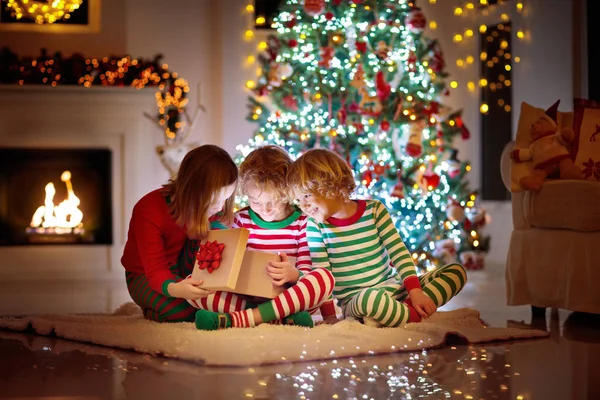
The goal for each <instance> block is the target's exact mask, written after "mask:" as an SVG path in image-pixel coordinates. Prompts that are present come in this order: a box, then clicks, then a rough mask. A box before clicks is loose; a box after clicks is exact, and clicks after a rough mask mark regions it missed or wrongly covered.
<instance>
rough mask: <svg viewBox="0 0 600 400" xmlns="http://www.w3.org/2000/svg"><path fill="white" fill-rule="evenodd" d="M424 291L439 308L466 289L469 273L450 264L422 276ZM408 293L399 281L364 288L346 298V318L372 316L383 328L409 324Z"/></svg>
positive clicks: (457, 265)
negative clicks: (406, 302) (405, 301)
mask: <svg viewBox="0 0 600 400" xmlns="http://www.w3.org/2000/svg"><path fill="white" fill-rule="evenodd" d="M419 282H420V283H421V287H422V288H423V292H425V294H427V295H428V296H429V297H431V299H432V300H433V302H434V303H435V305H436V306H437V307H441V306H443V305H444V304H446V303H447V302H448V301H449V300H450V299H451V298H452V297H454V296H456V294H458V292H460V291H461V289H462V288H463V287H464V286H465V283H466V282H467V273H466V272H465V269H464V268H463V266H462V265H460V264H448V265H446V266H443V267H440V268H436V269H434V270H433V271H429V272H427V273H425V274H423V275H421V276H419ZM407 298H408V292H407V291H406V289H405V288H404V286H403V285H402V284H400V283H399V282H398V283H396V284H392V285H389V284H387V282H386V283H385V284H382V285H381V286H379V287H370V288H364V289H362V290H360V291H358V292H357V293H356V294H354V295H352V296H351V297H350V298H346V299H344V303H343V304H342V311H343V312H344V316H346V317H348V316H350V317H354V318H356V319H362V318H364V317H370V318H373V319H374V320H376V321H377V322H379V323H380V324H382V325H384V326H391V327H395V326H398V325H400V324H403V323H406V322H408V319H409V309H408V307H407V306H406V304H404V303H403V301H404V300H406V299H407Z"/></svg>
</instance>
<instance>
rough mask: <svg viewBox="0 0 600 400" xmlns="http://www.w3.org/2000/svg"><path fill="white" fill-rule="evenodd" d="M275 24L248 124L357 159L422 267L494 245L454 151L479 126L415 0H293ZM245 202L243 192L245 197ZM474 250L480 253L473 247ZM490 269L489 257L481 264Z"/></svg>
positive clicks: (264, 136)
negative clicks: (457, 105) (449, 104)
mask: <svg viewBox="0 0 600 400" xmlns="http://www.w3.org/2000/svg"><path fill="white" fill-rule="evenodd" d="M282 3H283V4H282V5H281V6H280V13H279V15H278V16H277V17H276V18H275V19H274V22H273V25H272V27H273V28H274V29H275V30H276V33H275V34H273V35H271V36H270V37H269V40H268V42H267V46H266V50H265V52H264V54H261V55H260V56H259V62H260V63H261V68H262V75H261V76H260V77H259V78H258V80H257V82H256V83H255V85H251V86H253V88H252V90H253V96H251V97H250V102H249V110H250V113H249V119H250V120H251V121H254V122H256V123H257V124H258V129H257V131H256V132H255V135H254V137H253V138H252V139H250V140H249V142H248V144H247V145H244V146H239V147H238V149H239V150H240V156H239V157H238V158H237V160H236V161H237V162H241V161H242V160H243V158H244V157H245V156H246V155H247V154H248V153H249V152H250V151H251V150H253V149H254V148H256V147H257V146H260V145H261V144H264V143H271V144H277V145H279V146H282V147H284V148H285V149H287V150H288V151H289V153H290V154H291V155H292V158H295V157H298V156H299V155H301V154H302V153H303V152H305V151H306V150H308V149H311V148H316V147H322V148H329V149H332V150H334V151H336V152H337V153H338V154H340V155H341V156H342V157H343V158H344V159H345V160H346V161H347V162H348V164H349V165H350V166H351V168H352V169H353V171H354V173H355V179H356V182H357V185H358V188H357V191H356V195H357V197H358V198H374V199H378V200H380V201H382V202H383V203H384V204H385V205H386V206H387V207H388V209H389V210H390V213H391V215H392V218H393V219H394V222H395V224H396V227H397V228H398V230H399V232H400V234H401V236H402V238H403V239H404V241H405V243H406V245H407V247H408V248H409V250H410V251H411V253H412V254H413V257H414V259H415V262H416V263H417V265H418V266H419V267H421V268H428V269H430V268H433V267H435V266H436V265H440V264H444V263H448V262H451V261H453V260H455V259H456V257H457V254H460V253H464V255H467V256H469V257H461V258H463V261H465V260H467V263H470V264H471V265H466V266H467V267H469V266H471V267H474V266H475V264H476V263H475V264H474V261H472V257H471V256H472V255H473V254H482V253H480V252H481V251H483V252H485V251H486V250H487V247H488V244H489V240H488V238H487V237H484V236H482V234H481V233H480V230H481V228H482V227H483V226H484V225H485V223H486V215H485V211H484V210H483V209H481V208H479V207H477V205H476V199H477V195H476V193H475V192H474V191H472V190H471V189H470V188H469V186H468V183H467V180H466V176H465V175H466V174H467V173H468V172H469V171H470V166H469V164H468V162H466V161H460V160H459V159H458V157H457V155H458V151H457V150H456V149H455V148H454V147H453V146H452V143H453V140H454V139H456V138H457V136H458V137H461V138H462V139H464V140H466V139H468V138H469V131H468V129H467V127H466V126H465V125H464V124H463V121H462V119H461V113H460V111H458V112H451V111H449V110H448V108H446V107H444V106H443V105H442V104H441V102H440V100H439V99H440V97H441V96H442V95H444V94H447V93H448V88H447V87H446V78H447V74H446V73H445V71H444V67H445V63H444V56H443V53H442V50H441V49H440V46H439V44H438V42H437V41H436V40H430V39H428V38H427V37H426V36H425V35H423V32H424V29H425V27H426V19H425V16H424V15H423V13H422V12H421V10H420V9H419V8H417V7H415V6H414V4H413V3H412V2H409V1H406V0H329V1H326V0H287V1H285V2H282ZM242 202H243V199H242ZM474 251H476V253H473V252H474ZM480 266H481V264H480Z"/></svg>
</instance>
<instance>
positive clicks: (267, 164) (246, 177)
mask: <svg viewBox="0 0 600 400" xmlns="http://www.w3.org/2000/svg"><path fill="white" fill-rule="evenodd" d="M291 164H292V159H291V158H290V156H289V154H288V153H287V152H286V151H285V150H284V149H282V148H281V147H279V146H274V145H265V146H262V147H259V148H257V149H256V150H254V151H252V152H251V153H250V154H248V156H247V157H246V158H245V159H244V161H243V162H242V163H241V164H240V191H241V192H242V193H243V194H247V192H246V191H247V189H248V187H249V186H251V185H254V186H256V187H257V188H258V189H259V190H261V191H268V192H273V193H274V194H275V195H276V196H277V198H279V199H285V200H286V201H287V200H289V199H288V196H287V189H286V186H287V185H286V181H285V177H286V175H287V172H288V168H289V167H290V165H291Z"/></svg>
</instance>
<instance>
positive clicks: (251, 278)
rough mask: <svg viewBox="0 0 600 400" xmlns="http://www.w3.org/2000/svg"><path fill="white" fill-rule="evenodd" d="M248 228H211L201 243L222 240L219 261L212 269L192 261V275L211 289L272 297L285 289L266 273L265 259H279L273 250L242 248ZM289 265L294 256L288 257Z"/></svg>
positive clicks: (206, 287)
mask: <svg viewBox="0 0 600 400" xmlns="http://www.w3.org/2000/svg"><path fill="white" fill-rule="evenodd" d="M249 234H250V232H249V231H248V230H247V229H245V228H235V229H223V230H212V231H210V232H209V233H208V237H207V239H206V240H205V241H203V242H202V244H204V243H207V242H213V241H215V240H216V241H217V242H218V243H223V244H224V245H225V248H224V249H223V253H222V255H221V256H222V258H221V264H220V265H219V267H218V268H217V269H215V270H214V271H213V272H212V273H211V272H209V271H208V269H200V268H199V266H198V261H197V260H196V263H195V264H194V271H193V272H192V277H193V278H194V279H201V280H203V281H204V283H203V284H202V288H204V289H208V290H215V291H225V292H233V293H237V294H243V295H248V296H256V297H265V298H268V299H272V298H275V297H277V296H278V295H279V294H280V293H282V292H283V291H284V290H285V287H284V286H275V285H273V283H272V282H271V278H270V277H269V276H268V275H267V271H266V266H267V264H268V263H269V261H279V256H278V255H277V254H275V253H264V252H260V251H253V250H246V243H247V242H248V236H249ZM289 261H290V262H291V263H292V265H295V263H296V259H295V258H294V257H289Z"/></svg>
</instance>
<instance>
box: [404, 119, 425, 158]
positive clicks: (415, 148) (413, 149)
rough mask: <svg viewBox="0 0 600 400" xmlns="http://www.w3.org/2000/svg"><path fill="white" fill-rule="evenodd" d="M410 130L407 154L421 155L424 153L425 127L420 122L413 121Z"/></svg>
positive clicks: (412, 155)
mask: <svg viewBox="0 0 600 400" xmlns="http://www.w3.org/2000/svg"><path fill="white" fill-rule="evenodd" d="M408 130H409V132H408V141H407V143H406V154H408V155H409V156H411V157H419V156H420V155H421V154H422V153H423V128H422V126H421V124H420V123H419V122H413V123H411V124H410V126H409V128H408Z"/></svg>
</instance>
